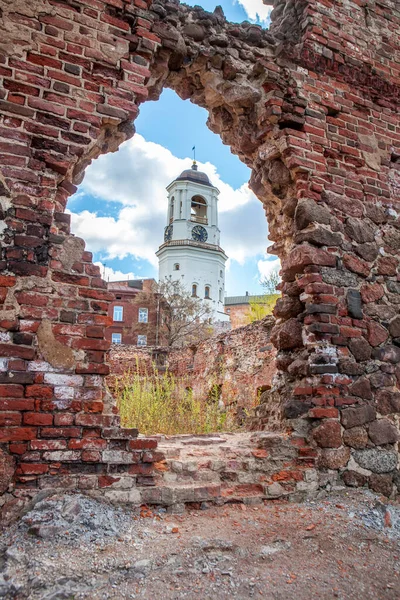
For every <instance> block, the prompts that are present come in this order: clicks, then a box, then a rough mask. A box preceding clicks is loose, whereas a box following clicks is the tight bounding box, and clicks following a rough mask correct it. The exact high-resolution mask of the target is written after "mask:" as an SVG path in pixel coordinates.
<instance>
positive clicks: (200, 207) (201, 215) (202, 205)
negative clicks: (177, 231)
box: [190, 196, 207, 225]
mask: <svg viewBox="0 0 400 600" xmlns="http://www.w3.org/2000/svg"><path fill="white" fill-rule="evenodd" d="M190 215H191V216H190V219H191V221H195V222H196V223H203V224H204V225H207V202H206V201H205V200H204V198H202V197H201V196H193V198H192V202H191V210H190Z"/></svg>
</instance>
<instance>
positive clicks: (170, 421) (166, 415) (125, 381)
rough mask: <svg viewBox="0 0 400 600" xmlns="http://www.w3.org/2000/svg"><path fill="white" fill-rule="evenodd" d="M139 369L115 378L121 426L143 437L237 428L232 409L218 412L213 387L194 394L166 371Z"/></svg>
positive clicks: (217, 391)
mask: <svg viewBox="0 0 400 600" xmlns="http://www.w3.org/2000/svg"><path fill="white" fill-rule="evenodd" d="M138 371H139V369H138V368H137V369H135V370H131V371H129V372H126V373H124V375H122V376H121V377H118V378H116V381H115V392H114V396H115V397H116V400H117V406H118V408H119V413H120V415H121V425H122V426H123V427H137V428H138V429H139V431H140V432H141V433H143V434H145V435H150V434H156V433H164V434H167V435H174V434H180V433H194V434H201V433H211V432H217V431H232V430H234V429H237V425H236V422H235V415H234V413H233V410H230V409H228V410H221V408H220V406H219V402H218V400H219V393H220V392H219V390H218V388H217V386H215V389H213V390H212V393H211V394H210V393H208V392H207V391H204V393H203V392H199V391H197V392H196V394H195V393H194V392H193V390H192V388H191V387H190V386H189V380H188V379H187V378H186V377H184V376H182V377H178V376H176V375H173V374H172V373H170V372H169V371H164V372H161V371H158V369H157V368H156V367H155V366H153V373H151V374H145V375H143V374H139V373H138Z"/></svg>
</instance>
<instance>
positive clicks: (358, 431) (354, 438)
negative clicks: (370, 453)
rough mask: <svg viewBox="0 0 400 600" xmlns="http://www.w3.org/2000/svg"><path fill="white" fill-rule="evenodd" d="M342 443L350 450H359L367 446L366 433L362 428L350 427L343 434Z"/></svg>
mask: <svg viewBox="0 0 400 600" xmlns="http://www.w3.org/2000/svg"><path fill="white" fill-rule="evenodd" d="M343 443H344V444H346V446H350V447H351V448H355V449H358V450H359V449H361V448H365V447H366V446H367V444H368V433H367V432H366V430H365V429H364V427H352V428H351V429H346V430H345V432H344V433H343Z"/></svg>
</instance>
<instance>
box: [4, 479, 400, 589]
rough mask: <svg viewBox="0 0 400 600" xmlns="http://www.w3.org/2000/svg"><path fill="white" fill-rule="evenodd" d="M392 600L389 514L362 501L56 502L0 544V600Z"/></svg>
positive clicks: (398, 570)
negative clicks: (201, 506) (167, 506)
mask: <svg viewBox="0 0 400 600" xmlns="http://www.w3.org/2000/svg"><path fill="white" fill-rule="evenodd" d="M399 597H400V506H399V505H394V504H392V505H391V504H389V505H387V504H382V503H381V502H380V501H379V499H378V497H377V496H376V495H373V494H371V493H369V492H365V491H357V490H355V491H351V492H347V491H346V492H341V493H337V494H336V495H335V496H334V497H332V496H331V497H330V498H329V500H318V501H309V502H307V503H304V504H288V503H284V502H280V501H279V502H278V501H275V502H268V503H267V504H265V505H259V506H254V507H251V506H244V505H229V506H224V507H219V508H211V509H209V510H205V511H193V512H188V513H186V514H185V515H182V516H176V515H168V514H166V513H165V512H163V511H160V512H158V513H157V512H155V513H154V512H152V511H150V510H148V509H146V508H144V509H142V511H141V514H140V515H138V514H134V513H133V512H131V511H129V510H125V509H121V508H115V507H113V506H110V505H107V504H105V503H101V502H97V501H94V500H92V499H89V498H86V497H84V496H81V495H73V494H65V495H63V496H54V497H52V498H47V499H44V500H42V501H41V502H39V503H37V504H36V505H35V507H34V508H33V509H32V510H31V511H30V512H28V513H27V514H26V515H25V516H24V517H23V518H22V519H21V520H20V521H19V522H18V523H16V524H15V525H13V526H11V527H9V528H8V529H6V530H5V531H4V532H3V533H2V535H1V536H0V598H7V599H8V598H9V599H17V600H19V599H26V598H29V599H32V600H37V599H41V600H65V599H83V598H86V599H93V600H100V599H125V598H143V599H146V600H152V599H163V600H164V599H165V600H173V599H174V600H178V599H181V598H182V599H190V600H203V599H204V600H205V599H207V600H208V599H210V600H211V599H212V600H220V599H221V600H222V599H228V598H229V599H247V598H268V599H269V598H271V599H273V600H275V599H276V600H287V599H292V598H293V599H296V600H313V599H319V600H331V599H333V598H339V599H342V600H352V599H354V600H369V599H371V600H372V599H376V600H386V599H387V600H398V599H399Z"/></svg>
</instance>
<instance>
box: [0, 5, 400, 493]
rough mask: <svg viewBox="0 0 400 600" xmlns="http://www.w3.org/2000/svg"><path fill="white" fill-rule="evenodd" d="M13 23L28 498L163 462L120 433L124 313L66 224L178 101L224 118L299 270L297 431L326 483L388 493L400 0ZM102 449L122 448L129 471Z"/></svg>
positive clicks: (10, 61)
mask: <svg viewBox="0 0 400 600" xmlns="http://www.w3.org/2000/svg"><path fill="white" fill-rule="evenodd" d="M1 9H2V13H1V19H2V24H1V26H0V27H1V29H0V77H1V78H2V88H1V89H0V110H1V112H2V116H1V123H0V138H1V139H0V152H1V168H0V172H1V173H0V201H1V215H0V219H1V235H2V254H1V257H0V269H1V272H2V274H1V279H0V285H1V288H0V298H1V301H2V312H1V316H0V327H1V343H0V355H1V356H2V358H1V368H2V373H1V382H2V383H1V384H0V385H1V388H0V390H1V392H0V395H1V404H0V408H1V419H2V423H3V428H2V430H1V437H0V440H1V443H2V447H3V450H4V451H5V452H6V453H7V456H5V458H4V459H3V458H2V461H3V460H4V461H6V462H7V464H8V470H9V471H10V470H11V468H10V464H11V463H10V460H12V459H9V455H10V456H11V457H14V458H15V460H16V461H17V463H18V470H17V481H18V486H19V492H18V493H19V494H24V493H26V494H30V493H33V492H32V490H33V491H34V490H35V489H37V486H38V485H42V483H40V481H45V479H46V477H47V478H49V479H50V480H52V481H53V482H56V481H57V479H56V477H60V476H61V477H65V478H66V479H65V480H64V483H68V482H69V484H70V485H72V486H77V485H78V484H82V485H83V483H84V482H85V481H87V479H86V477H89V476H91V477H92V480H91V481H90V485H95V486H97V485H98V483H99V482H98V479H96V477H98V475H97V473H98V472H99V471H104V470H109V471H110V470H112V469H113V468H114V467H115V468H116V469H125V470H127V469H128V468H129V464H128V465H127V464H126V463H124V462H123V461H128V460H129V461H133V460H142V459H143V460H144V458H143V457H136V456H135V459H133V458H132V454H122V453H123V452H126V449H125V448H126V444H127V443H128V441H127V440H120V441H117V442H111V441H107V440H108V438H107V434H106V433H105V431H104V429H103V428H104V427H105V426H107V425H109V424H111V423H114V421H115V419H116V417H115V416H113V415H107V414H106V412H107V410H106V409H105V408H104V406H103V405H104V389H103V387H102V377H103V376H104V375H105V374H106V373H107V367H106V365H105V363H104V352H105V351H106V350H107V348H108V344H107V343H106V342H105V341H104V326H105V325H106V324H107V322H108V321H107V317H106V315H107V307H108V302H109V301H110V297H109V295H108V293H107V292H106V290H105V284H104V282H102V281H101V279H100V276H99V271H98V269H97V268H96V267H94V266H93V264H92V263H91V256H90V254H88V253H86V252H85V251H84V247H83V242H82V241H81V240H79V239H77V238H74V237H71V236H70V234H69V217H68V215H65V214H64V209H65V205H66V202H67V198H68V196H69V195H70V194H71V193H72V192H74V191H75V190H76V185H78V184H79V183H80V181H81V179H82V176H83V172H84V169H85V167H86V165H87V164H88V163H89V162H90V160H91V159H93V158H95V157H96V156H98V155H99V154H100V153H102V152H108V151H113V150H116V149H117V148H118V146H119V144H120V143H121V142H123V141H124V140H125V139H127V138H128V137H130V136H131V135H132V134H133V129H132V125H131V121H132V119H134V117H135V116H136V114H137V111H138V105H139V104H140V103H141V102H142V101H144V100H146V99H147V98H151V99H157V97H158V95H159V93H160V92H161V90H162V88H163V87H165V86H169V87H171V88H172V89H174V90H175V91H176V92H177V93H178V94H179V95H180V96H181V97H182V98H190V99H191V100H192V101H193V102H195V103H196V104H199V105H200V106H204V107H206V108H207V109H208V111H209V126H210V127H211V129H212V130H213V131H215V132H216V133H218V134H219V135H220V136H221V138H222V139H223V141H224V142H225V143H227V144H229V145H230V147H231V149H232V151H233V152H235V153H236V154H237V155H238V156H239V157H240V158H241V160H243V161H244V162H245V163H246V164H247V165H248V166H250V167H251V169H252V177H251V187H252V189H253V190H254V191H255V193H256V194H257V195H258V196H259V198H260V199H261V200H262V202H263V204H264V206H265V210H266V213H267V217H268V221H269V227H270V237H271V239H272V240H273V241H274V242H275V243H274V246H273V247H272V251H273V252H275V253H276V254H278V255H279V256H280V257H281V258H282V260H283V284H282V293H283V296H282V299H281V300H280V301H279V302H278V306H277V308H276V310H275V314H276V316H277V318H278V323H277V326H276V329H275V332H274V334H273V336H272V339H273V341H274V343H275V344H276V346H277V348H278V350H279V356H278V361H277V364H278V368H279V370H280V376H279V377H278V378H277V381H276V386H277V390H278V391H279V393H280V397H281V398H282V399H283V400H284V401H285V404H286V411H285V415H286V417H292V418H301V419H303V421H304V419H306V420H307V422H308V423H309V425H310V427H311V430H310V435H309V439H310V441H311V443H312V444H314V445H315V446H316V447H317V448H318V449H319V450H318V455H319V465H320V467H321V468H322V469H323V468H331V469H342V470H344V471H345V472H346V473H347V474H345V475H344V476H345V478H346V480H347V481H348V482H349V483H353V484H357V483H360V482H363V481H365V480H366V479H369V484H370V485H371V486H372V487H373V488H374V489H378V490H380V491H385V492H386V493H388V492H390V491H391V490H392V487H393V483H394V482H398V480H399V477H398V471H396V466H397V457H398V455H397V454H396V451H397V444H398V415H399V412H400V391H399V380H400V373H399V362H400V349H399V338H400V335H399V316H398V313H399V310H398V309H399V299H400V288H399V285H400V276H399V258H398V253H399V249H400V221H399V211H400V196H399V195H400V192H399V165H400V163H399V161H400V158H399V157H400V138H399V127H398V106H399V97H400V92H399V89H400V87H399V81H400V79H399V70H400V52H399V42H398V28H399V24H400V16H399V11H398V7H397V3H396V2H395V1H394V0H379V1H378V0H369V1H367V0H335V1H333V0H313V1H311V0H301V1H294V0H293V1H292V0H276V1H275V11H274V13H273V26H272V28H271V30H270V31H269V32H267V31H263V30H262V29H261V28H259V27H257V26H254V25H249V24H248V23H247V24H246V23H245V24H242V25H237V24H229V23H227V22H226V20H225V19H224V17H223V15H222V14H221V11H220V10H218V9H217V10H216V11H215V12H214V13H213V14H208V13H205V11H203V10H202V9H201V8H193V9H192V8H189V7H185V6H184V5H178V4H175V3H174V2H164V1H160V2H157V3H154V4H153V6H152V9H151V10H150V9H149V8H148V3H147V2H144V1H143V0H135V1H132V0H129V1H128V0H107V1H105V0H29V1H25V0H24V1H22V0H16V1H15V2H12V3H10V2H8V1H6V0H1ZM320 419H323V421H322V423H321V424H318V423H319V420H320ZM324 419H325V420H324ZM294 426H295V423H294ZM118 435H122V433H121V434H118ZM96 438H98V439H99V440H106V442H107V445H108V444H116V446H117V447H118V448H119V451H120V454H119V455H118V460H119V462H118V464H117V466H115V464H114V463H115V462H116V461H115V460H114V458H115V457H116V456H117V455H113V457H114V458H112V456H111V455H108V454H104V452H107V451H106V450H103V449H102V450H101V452H103V454H102V455H101V456H100V454H99V452H100V450H99V449H96V444H95V442H93V440H94V439H96ZM72 440H78V441H79V443H81V444H82V448H81V449H74V448H72V445H71V444H72ZM80 440H82V441H80ZM76 443H78V442H76ZM98 443H100V442H98ZM124 444H125V446H124ZM78 445H79V444H78ZM101 445H102V446H103V445H104V442H103V441H101ZM83 446H85V451H84V450H83ZM122 446H124V448H122ZM71 452H75V454H71ZM84 452H85V454H84ZM54 453H57V454H54ZM350 454H352V458H351V461H350V463H349V459H350ZM84 456H85V457H86V456H87V457H89V456H91V459H90V460H85V458H84ZM113 461H114V462H113ZM113 465H114V466H113ZM118 465H119V466H118ZM43 474H44V475H45V477H44V478H43V477H42V475H43ZM53 474H54V475H53ZM56 474H58V475H56ZM68 478H69V479H68ZM4 485H5V484H4ZM4 485H3V487H4ZM44 485H46V483H44ZM85 485H86V484H85ZM399 485H400V484H399ZM393 489H394V488H393Z"/></svg>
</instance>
